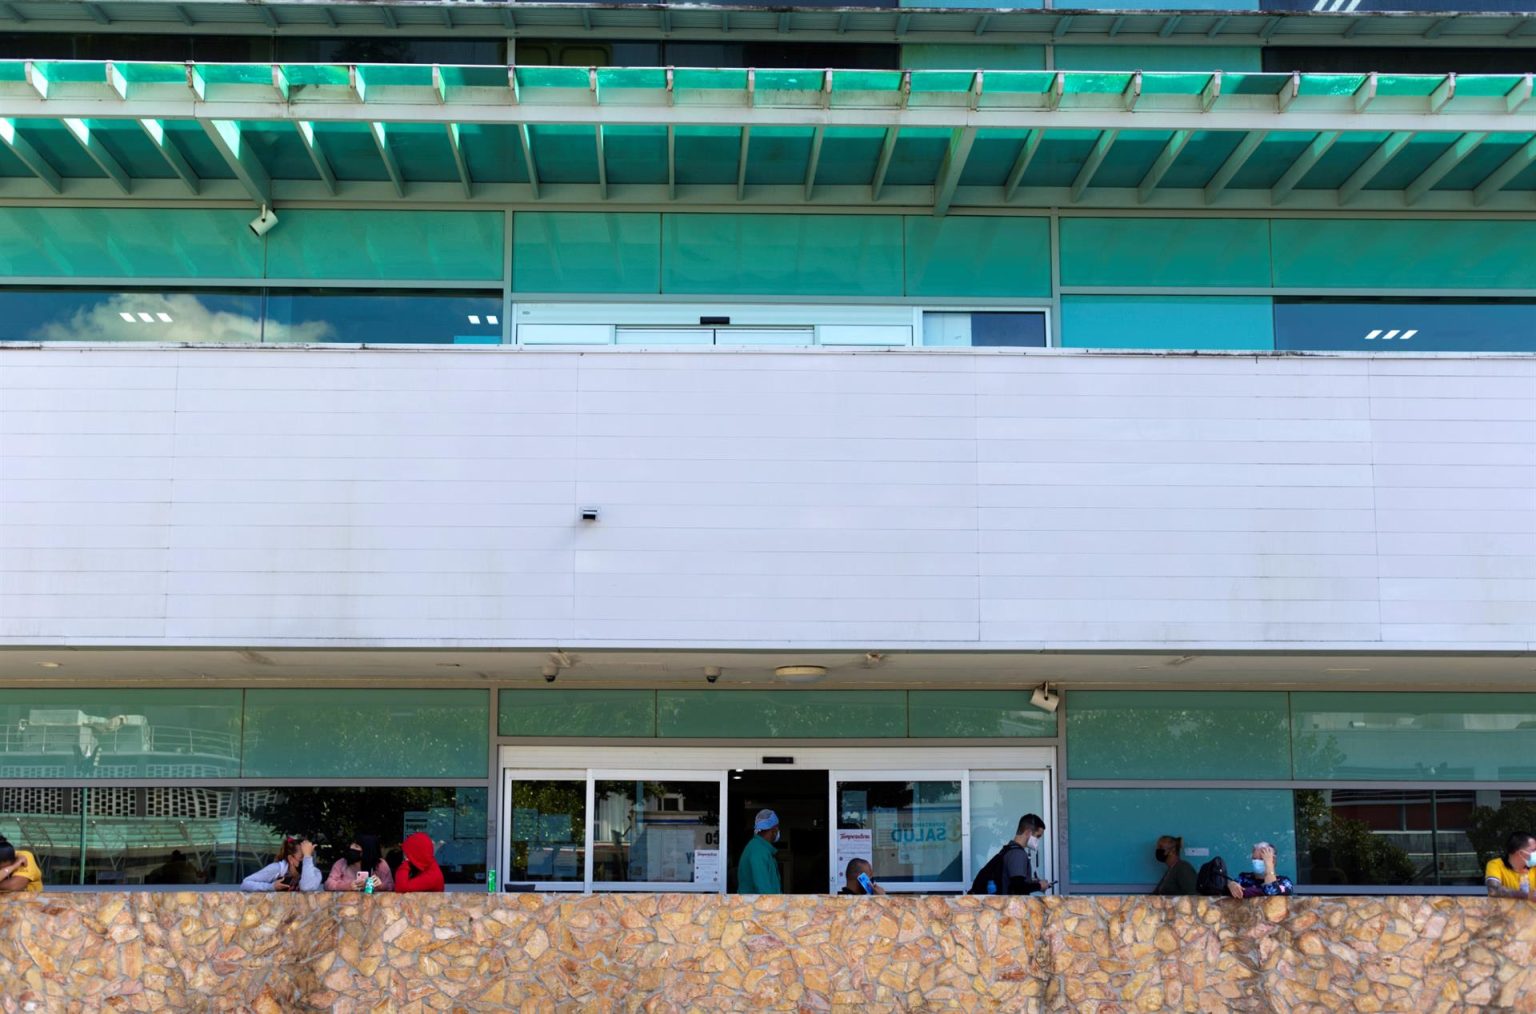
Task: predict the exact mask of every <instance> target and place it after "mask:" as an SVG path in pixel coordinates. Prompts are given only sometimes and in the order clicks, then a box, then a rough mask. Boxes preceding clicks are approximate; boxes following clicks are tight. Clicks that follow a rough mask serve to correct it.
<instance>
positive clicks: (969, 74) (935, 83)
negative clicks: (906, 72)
mask: <svg viewBox="0 0 1536 1014" xmlns="http://www.w3.org/2000/svg"><path fill="white" fill-rule="evenodd" d="M975 80H976V75H975V72H974V69H973V70H971V71H963V70H958V71H957V70H922V71H913V72H912V92H913V94H919V93H922V92H968V91H970V90H971V85H972V84H973V83H974V82H975Z"/></svg>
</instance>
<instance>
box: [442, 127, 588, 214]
mask: <svg viewBox="0 0 1536 1014" xmlns="http://www.w3.org/2000/svg"><path fill="white" fill-rule="evenodd" d="M445 126H446V127H447V131H446V133H447V135H448V150H449V152H450V153H452V155H453V171H454V172H456V173H457V174H458V176H459V186H460V187H462V188H463V189H464V198H465V200H469V199H470V198H473V197H474V196H475V180H474V177H472V176H470V175H469V162H468V161H467V160H466V159H465V158H464V144H463V142H462V141H461V140H460V139H459V125H458V124H457V123H449V124H446V125H445ZM597 158H598V163H597V182H598V184H599V186H600V189H601V192H602V195H603V200H605V201H606V200H607V199H608V176H607V174H606V173H605V172H603V162H602V158H603V128H602V127H598V128H597Z"/></svg>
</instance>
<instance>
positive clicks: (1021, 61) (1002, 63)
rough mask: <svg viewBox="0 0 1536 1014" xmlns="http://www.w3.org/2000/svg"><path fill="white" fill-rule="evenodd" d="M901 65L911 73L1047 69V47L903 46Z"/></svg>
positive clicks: (944, 44)
mask: <svg viewBox="0 0 1536 1014" xmlns="http://www.w3.org/2000/svg"><path fill="white" fill-rule="evenodd" d="M901 65H902V66H903V67H906V68H907V69H909V70H965V69H967V68H969V69H971V70H977V69H981V70H1043V69H1045V47H1044V46H1002V45H990V44H986V43H983V44H980V45H975V46H965V45H956V44H952V43H937V42H936V43H923V44H921V45H915V46H902V47H901Z"/></svg>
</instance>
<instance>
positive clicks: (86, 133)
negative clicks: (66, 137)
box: [64, 117, 133, 194]
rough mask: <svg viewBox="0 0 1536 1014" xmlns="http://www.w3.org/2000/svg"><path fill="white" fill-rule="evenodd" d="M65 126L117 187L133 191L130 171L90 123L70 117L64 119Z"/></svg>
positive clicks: (125, 190) (126, 191)
mask: <svg viewBox="0 0 1536 1014" xmlns="http://www.w3.org/2000/svg"><path fill="white" fill-rule="evenodd" d="M64 126H65V127H67V128H69V132H70V134H72V135H73V136H74V138H75V140H76V141H78V142H80V147H82V148H84V149H85V153H86V155H88V156H90V159H91V161H92V162H95V163H96V165H97V166H98V167H99V168H100V169H101V171H102V172H104V173H106V174H107V179H109V180H111V181H112V182H113V183H116V184H117V188H118V189H119V190H121V191H122V192H123V193H125V194H127V193H132V192H133V183H132V181H131V180H129V179H128V173H127V172H126V171H125V170H124V169H123V167H122V165H121V164H120V163H119V162H118V161H117V157H116V156H115V155H113V154H112V153H111V152H110V151H108V150H107V149H106V147H105V146H104V145H102V143H101V137H100V136H99V135H98V134H96V133H95V132H94V131H92V130H91V127H90V124H88V123H86V122H85V121H84V120H78V119H75V118H73V117H70V118H69V119H66V120H65V121H64Z"/></svg>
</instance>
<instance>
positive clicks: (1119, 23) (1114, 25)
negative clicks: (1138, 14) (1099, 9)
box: [1109, 14, 1125, 39]
mask: <svg viewBox="0 0 1536 1014" xmlns="http://www.w3.org/2000/svg"><path fill="white" fill-rule="evenodd" d="M1124 27H1125V15H1124V14H1121V15H1120V16H1119V17H1117V18H1115V20H1113V21H1111V22H1110V23H1109V37H1110V38H1111V39H1113V38H1114V37H1115V36H1117V35H1119V34H1120V29H1122V28H1124Z"/></svg>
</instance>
